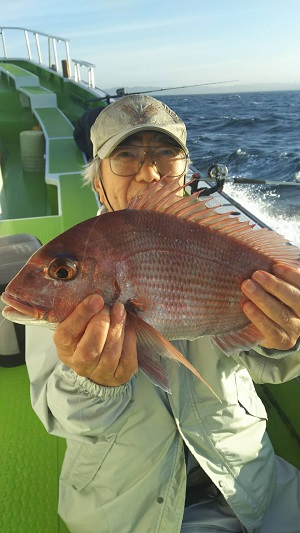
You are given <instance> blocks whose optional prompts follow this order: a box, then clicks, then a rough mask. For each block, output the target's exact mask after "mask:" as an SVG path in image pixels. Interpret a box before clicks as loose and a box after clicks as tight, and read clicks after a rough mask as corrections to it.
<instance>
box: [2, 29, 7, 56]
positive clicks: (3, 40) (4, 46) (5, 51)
mask: <svg viewBox="0 0 300 533" xmlns="http://www.w3.org/2000/svg"><path fill="white" fill-rule="evenodd" d="M1 35H2V46H3V53H4V57H7V50H6V44H5V38H4V31H3V30H2V31H1Z"/></svg>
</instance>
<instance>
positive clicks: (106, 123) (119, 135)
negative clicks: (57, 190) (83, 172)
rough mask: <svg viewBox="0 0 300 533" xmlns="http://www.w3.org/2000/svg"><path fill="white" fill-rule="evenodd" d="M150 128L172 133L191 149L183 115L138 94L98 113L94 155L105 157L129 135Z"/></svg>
mask: <svg viewBox="0 0 300 533" xmlns="http://www.w3.org/2000/svg"><path fill="white" fill-rule="evenodd" d="M146 130H147V131H151V130H154V131H159V132H161V133H165V134H166V135H169V136H170V137H172V138H173V139H174V140H175V141H176V142H177V143H178V144H179V145H180V146H181V148H182V149H183V150H184V151H185V153H186V154H187V153H188V149H187V147H186V127H185V124H184V122H183V121H182V120H181V118H179V117H178V116H177V115H176V113H175V112H174V111H172V110H171V109H170V108H169V107H168V106H167V105H166V104H164V103H163V102H160V101H159V100H156V99H155V98H152V96H146V95H142V94H134V95H127V96H124V97H123V98H120V99H119V100H117V101H115V102H113V103H112V104H109V105H108V106H107V107H105V108H104V109H103V111H101V113H100V115H99V116H98V117H97V119H96V121H95V123H94V124H93V126H92V128H91V141H92V143H93V154H94V157H95V156H96V155H98V156H99V157H100V158H101V159H104V158H105V157H107V156H109V154H110V153H111V152H112V151H113V150H114V149H115V148H116V147H117V146H118V144H120V142H122V141H123V140H124V139H126V137H129V136H130V135H133V134H134V133H137V132H139V131H146Z"/></svg>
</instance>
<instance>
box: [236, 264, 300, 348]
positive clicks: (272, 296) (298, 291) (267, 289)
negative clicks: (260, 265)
mask: <svg viewBox="0 0 300 533" xmlns="http://www.w3.org/2000/svg"><path fill="white" fill-rule="evenodd" d="M273 272H274V275H273V274H269V273H268V272H265V271H262V270H257V271H256V272H254V274H253V276H252V278H251V280H249V279H248V280H245V281H244V282H243V283H242V287H241V288H242V291H243V293H244V294H245V295H246V296H247V298H248V299H249V301H247V302H246V303H245V304H244V305H243V311H244V313H245V315H246V316H247V317H248V318H249V320H250V321H251V322H252V323H253V324H254V325H255V326H256V327H257V329H258V330H259V331H260V332H261V333H262V334H263V335H264V341H262V342H261V343H260V345H261V346H263V347H264V348H273V349H276V350H290V349H292V348H293V347H294V346H295V344H296V342H297V340H298V338H299V337H300V270H298V269H296V268H292V267H290V266H287V265H275V266H274V267H273Z"/></svg>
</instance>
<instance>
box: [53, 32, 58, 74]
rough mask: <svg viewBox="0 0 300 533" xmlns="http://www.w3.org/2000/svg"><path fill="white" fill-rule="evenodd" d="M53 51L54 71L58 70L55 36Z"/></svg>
mask: <svg viewBox="0 0 300 533" xmlns="http://www.w3.org/2000/svg"><path fill="white" fill-rule="evenodd" d="M53 52H54V61H55V67H56V71H57V72H58V59H57V49H56V39H55V38H53Z"/></svg>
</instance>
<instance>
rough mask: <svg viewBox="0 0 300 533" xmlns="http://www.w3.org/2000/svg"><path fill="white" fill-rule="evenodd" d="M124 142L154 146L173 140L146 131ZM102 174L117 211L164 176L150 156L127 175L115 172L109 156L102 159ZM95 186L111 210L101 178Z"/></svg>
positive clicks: (103, 201)
mask: <svg viewBox="0 0 300 533" xmlns="http://www.w3.org/2000/svg"><path fill="white" fill-rule="evenodd" d="M122 144H126V146H143V147H147V146H151V147H154V146H166V145H169V144H172V140H171V139H170V137H168V136H166V135H164V134H161V133H159V132H155V131H153V132H151V131H145V132H140V133H138V134H136V135H132V136H131V137H128V138H127V139H125V141H123V143H122ZM144 150H147V148H144ZM101 176H102V182H103V185H104V188H105V191H106V195H107V198H108V199H109V202H110V204H111V206H112V208H113V209H114V210H115V211H117V210H119V209H125V208H126V207H127V206H128V203H129V201H130V200H131V199H132V198H134V197H135V196H136V195H137V194H138V195H141V194H143V193H144V192H145V191H146V190H147V189H148V188H149V187H150V186H151V185H153V184H154V183H155V182H157V181H159V180H160V179H161V177H162V176H161V175H160V173H159V172H158V170H157V168H156V167H155V165H153V163H152V161H151V159H150V157H146V159H145V162H144V164H143V166H142V168H141V169H140V170H139V172H138V173H137V174H135V175H133V176H126V177H125V176H117V175H116V174H114V173H113V172H112V170H111V168H110V162H109V158H106V159H103V160H102V161H101ZM183 181H184V176H182V183H183ZM94 186H95V189H96V191H97V192H98V193H99V198H100V201H101V203H103V204H105V206H106V207H107V209H108V211H111V207H110V206H109V205H108V203H107V200H106V198H105V195H104V192H103V189H102V185H101V181H100V179H96V180H95V183H94Z"/></svg>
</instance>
